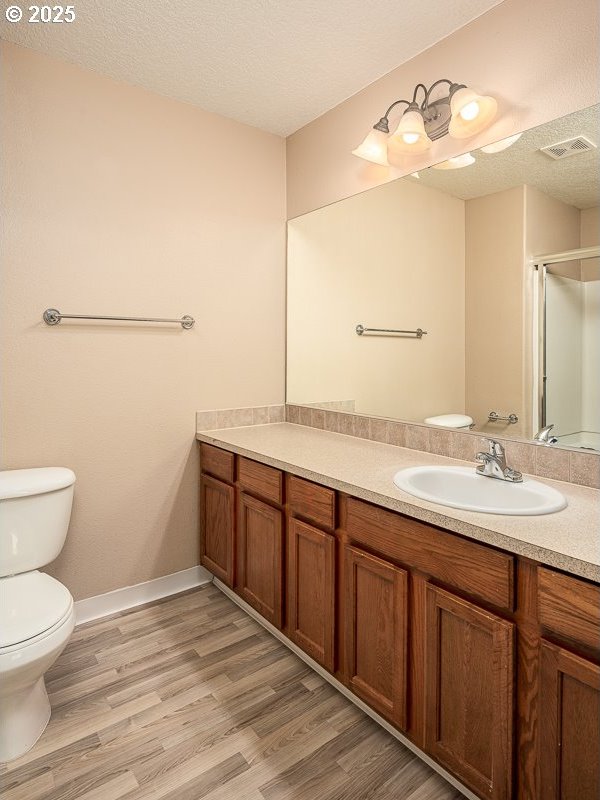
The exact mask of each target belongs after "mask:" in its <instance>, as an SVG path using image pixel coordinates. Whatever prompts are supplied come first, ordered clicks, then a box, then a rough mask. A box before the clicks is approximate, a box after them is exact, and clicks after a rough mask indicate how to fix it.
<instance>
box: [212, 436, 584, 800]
mask: <svg viewBox="0 0 600 800" xmlns="http://www.w3.org/2000/svg"><path fill="white" fill-rule="evenodd" d="M201 448H202V457H201V464H202V476H201V481H200V494H201V514H200V519H201V548H200V549H201V562H202V564H204V565H206V567H207V568H208V569H209V570H210V571H211V572H213V573H214V575H215V576H216V577H217V578H218V579H219V580H221V581H223V582H224V583H225V584H227V585H228V586H230V587H232V588H233V590H234V591H235V592H237V594H238V595H239V596H240V597H241V598H242V599H243V600H245V601H246V602H247V603H248V604H249V605H250V606H252V607H253V608H254V609H255V610H256V611H257V612H258V613H259V614H260V615H262V616H263V617H264V618H265V619H266V620H268V621H269V622H270V623H272V624H273V625H275V626H276V627H278V628H279V629H280V630H281V631H282V632H283V633H284V634H285V636H287V637H288V638H289V639H291V640H292V641H293V642H294V643H295V644H296V645H298V646H299V647H300V648H301V649H302V650H303V651H304V652H305V653H306V654H307V655H308V656H310V657H311V658H312V659H314V660H315V661H317V662H318V663H319V664H321V665H322V666H324V667H325V668H326V669H327V670H329V671H330V672H331V673H333V674H334V675H335V677H336V678H337V679H338V680H340V681H341V682H343V683H344V684H345V685H346V686H347V687H348V688H349V689H350V690H351V691H352V692H353V693H354V694H355V695H356V696H357V697H360V698H361V700H363V701H364V702H366V703H367V704H368V705H369V706H370V707H371V708H372V709H373V710H374V711H376V712H377V713H379V714H381V715H382V716H383V717H385V718H386V719H387V720H388V721H389V722H391V724H392V725H394V726H395V727H396V728H397V729H398V730H400V731H402V732H403V734H404V735H405V736H406V737H407V738H408V739H409V740H410V741H411V742H413V743H414V744H415V745H416V746H417V747H418V748H420V749H421V750H423V751H425V752H427V753H428V754H429V755H430V756H431V757H432V758H433V759H434V760H435V761H436V762H437V763H438V764H440V765H441V766H443V767H444V768H445V769H446V770H447V771H448V772H450V773H452V774H453V775H455V776H456V777H457V778H458V779H459V780H460V781H461V782H462V783H463V784H464V785H465V786H467V787H469V788H470V789H471V791H472V792H474V793H475V794H476V795H477V796H478V797H480V798H482V800H486V799H487V798H489V800H598V797H600V666H599V664H600V586H598V584H596V583H592V582H591V581H586V580H583V579H580V578H577V577H575V576H573V575H566V574H564V573H561V572H559V571H558V570H555V569H551V568H549V567H545V566H542V565H540V564H537V563H536V562H533V561H531V560H528V559H525V558H522V557H520V556H516V555H514V554H511V553H506V552H503V551H502V550H500V549H498V548H495V547H491V546H488V545H485V544H483V543H481V542H475V541H473V540H471V539H469V538H467V537H463V536H459V535H458V534H454V533H451V532H449V531H445V530H442V529H440V528H438V527H435V526H433V525H428V524H426V523H424V522H420V521H418V520H415V519H412V518H410V517H407V516H405V515H403V514H399V513H396V512H393V511H390V510H388V509H385V508H381V507H379V506H376V505H374V504H372V503H367V502H364V501H363V500H360V499H358V498H353V497H348V496H346V495H344V494H343V493H340V492H335V491H334V490H333V489H331V488H329V487H326V486H320V485H319V484H317V483H314V482H313V481H308V480H306V479H305V478H302V477H299V476H295V475H289V474H288V475H286V474H284V473H282V472H281V471H280V470H277V469H275V468H273V467H272V466H269V465H266V464H262V463H259V462H257V461H253V460H252V459H249V458H246V457H241V456H234V455H233V454H232V453H230V452H227V451H221V450H220V449H219V448H216V447H213V446H211V445H208V444H203V445H202V446H201Z"/></svg>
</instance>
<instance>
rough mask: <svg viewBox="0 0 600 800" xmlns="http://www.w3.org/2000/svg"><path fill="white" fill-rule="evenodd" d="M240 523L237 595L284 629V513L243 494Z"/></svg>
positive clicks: (239, 507) (240, 506) (239, 513)
mask: <svg viewBox="0 0 600 800" xmlns="http://www.w3.org/2000/svg"><path fill="white" fill-rule="evenodd" d="M238 520H239V522H238V538H237V584H236V588H237V591H238V593H239V594H240V596H241V597H243V598H244V600H246V602H248V603H250V605H251V606H252V607H253V608H255V609H256V610H257V611H258V612H259V613H260V614H262V616H263V617H264V618H265V619H266V620H268V621H269V622H271V623H272V624H273V625H275V626H276V627H277V628H281V616H282V572H283V564H282V558H283V521H282V512H281V511H279V510H278V509H276V508H272V507H271V506H268V505H267V504H266V503H262V502H261V501H260V500H256V499H255V498H254V497H250V495H247V494H244V493H243V492H241V493H240V499H239V506H238Z"/></svg>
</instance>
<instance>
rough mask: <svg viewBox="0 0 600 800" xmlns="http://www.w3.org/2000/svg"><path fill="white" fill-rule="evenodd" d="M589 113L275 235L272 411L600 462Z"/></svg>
mask: <svg viewBox="0 0 600 800" xmlns="http://www.w3.org/2000/svg"><path fill="white" fill-rule="evenodd" d="M598 111H599V107H598V106H595V107H592V108H588V109H585V110H583V111H579V112H576V113H575V114H571V115H569V116H567V117H563V118H560V119H557V120H554V121H553V122H550V123H548V124H546V125H543V126H540V127H538V128H534V129H532V130H529V131H525V132H524V133H523V134H522V135H521V136H515V137H514V138H513V141H509V140H506V141H507V142H508V144H504V145H503V148H502V149H498V148H494V147H487V148H486V152H482V151H477V150H475V151H472V152H471V155H472V157H473V161H471V160H470V159H469V160H468V161H465V166H463V167H461V168H454V169H444V170H438V169H427V170H420V171H419V176H418V179H416V177H413V176H411V175H408V176H406V177H405V178H402V179H398V180H393V181H391V182H389V183H387V184H385V185H382V186H379V187H377V188H375V189H371V190H369V191H365V192H364V193H362V194H359V195H355V196H354V197H351V198H348V199H346V200H342V201H340V202H338V203H334V204H332V205H330V206H327V207H325V208H322V209H318V210H317V211H313V212H311V213H309V214H306V215H304V216H302V217H298V218H296V219H294V220H291V221H290V222H289V224H288V345H287V347H288V350H287V401H288V403H296V404H300V405H316V406H323V407H327V408H337V409H338V410H345V411H348V410H351V411H354V412H355V413H359V414H367V415H370V416H382V417H387V418H391V419H400V420H407V421H411V422H418V423H427V424H432V425H437V426H442V427H445V428H453V429H459V430H468V429H475V430H477V431H482V432H484V433H485V434H486V435H498V436H512V437H516V438H522V439H526V440H529V441H531V440H532V439H533V437H534V436H535V434H536V432H538V431H539V430H540V429H541V428H542V427H544V426H548V425H551V424H553V425H554V428H553V429H552V434H553V436H555V437H556V438H557V439H558V444H559V445H565V446H573V447H584V448H592V449H600V384H599V382H600V373H599V370H598V366H599V365H600V358H599V357H598V353H597V348H598V343H599V342H600V308H599V305H600V302H599V291H600V288H599V287H600V281H599V278H600V269H599V263H600V262H599V259H598V254H599V253H600V248H599V245H600V235H599V234H600V211H599V194H600V189H599V180H598V175H599V167H600V158H599V154H598V153H599V151H598V148H597V146H596V145H597V144H598V143H599V142H600V122H599V120H600V117H599V114H598ZM358 324H362V325H363V326H364V327H365V328H378V329H387V330H388V331H391V332H365V333H364V334H363V335H360V336H357V335H356V327H357V325H358ZM419 328H421V329H423V331H426V332H427V335H423V336H420V337H419V336H416V335H411V334H410V333H409V332H410V331H416V330H417V329H419ZM393 331H403V333H394V332H393ZM492 412H495V416H494V413H492ZM511 415H512V416H511ZM547 441H552V437H548V439H547V440H546V441H543V442H541V444H546V443H547Z"/></svg>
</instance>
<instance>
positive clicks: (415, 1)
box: [0, 0, 501, 136]
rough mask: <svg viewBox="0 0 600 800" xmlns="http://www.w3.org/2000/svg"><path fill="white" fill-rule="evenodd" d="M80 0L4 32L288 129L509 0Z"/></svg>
mask: <svg viewBox="0 0 600 800" xmlns="http://www.w3.org/2000/svg"><path fill="white" fill-rule="evenodd" d="M73 2H74V6H75V11H76V15H77V16H76V20H75V22H73V23H72V24H39V23H38V24H27V23H26V22H24V21H22V22H20V23H16V24H10V23H8V22H6V20H5V19H4V14H2V21H1V23H0V34H1V36H2V38H4V39H7V40H9V41H12V42H15V43H17V44H21V45H25V46H26V47H31V48H34V49H35V50H40V51H42V52H44V53H47V54H49V55H53V56H57V57H59V58H62V59H65V60H67V61H71V62H73V63H76V64H80V65H81V66H83V67H87V68H89V69H92V70H95V71H97V72H100V73H103V74H104V75H109V76H111V77H113V78H117V79H120V80H124V81H127V82H129V83H133V84H136V85H138V86H143V87H145V88H147V89H151V90H152V91H155V92H159V93H160V94H163V95H167V96H168V97H174V98H176V99H177V100H183V101H185V102H188V103H193V104H194V105H197V106H200V107H201V108H204V109H206V110H208V111H214V112H216V113H218V114H223V115H225V116H227V117H231V118H233V119H237V120H239V121H240V122H245V123H247V124H249V125H254V126H256V127H258V128H262V129H263V130H267V131H272V132H273V133H277V134H280V135H283V136H287V135H289V134H290V133H293V132H294V131H295V130H297V129H298V128H301V127H302V126H303V125H306V123H308V122H310V121H311V120H313V119H315V118H316V117H318V116H320V115H321V114H323V113H324V112H325V111H327V110H329V109H330V108H333V107H334V106H336V105H337V104H338V103H341V102H342V101H343V100H345V99H346V98H348V97H350V96H351V95H353V94H355V93H356V92H357V91H359V90H360V89H362V88H364V87H365V86H367V85H368V84H369V83H372V81H374V80H376V79H377V78H379V77H381V76H382V75H385V74H386V73H387V72H389V71H390V70H392V69H394V68H395V67H397V66H398V65H400V64H402V63H404V62H405V61H407V60H408V59H410V58H412V57H413V56H415V55H417V53H419V52H421V51H422V50H425V49H426V48H428V47H430V46H431V45H433V44H434V43H435V42H437V41H439V40H440V39H443V38H444V37H445V36H448V35H449V34H450V33H452V32H453V31H455V30H457V29H458V28H460V27H462V26H463V25H465V24H467V23H468V22H470V21H471V20H472V19H475V18H476V17H478V16H479V15H481V14H483V13H484V12H485V11H487V10H488V9H490V8H492V7H493V6H495V5H498V4H499V2H501V0H329V2H326V0H177V2H166V3H165V2H159V0H151V1H150V2H148V0H119V1H118V2H115V0H73ZM6 5H9V4H8V3H5V6H6ZM19 5H20V6H21V7H23V8H24V9H26V8H27V5H28V4H27V3H24V2H21V3H19ZM448 66H449V68H450V67H451V65H448ZM409 89H412V87H399V91H404V92H405V93H406V91H408V90H409Z"/></svg>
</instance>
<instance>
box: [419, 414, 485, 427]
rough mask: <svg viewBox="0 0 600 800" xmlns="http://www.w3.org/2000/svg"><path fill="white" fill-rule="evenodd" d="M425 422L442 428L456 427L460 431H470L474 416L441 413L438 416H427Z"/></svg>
mask: <svg viewBox="0 0 600 800" xmlns="http://www.w3.org/2000/svg"><path fill="white" fill-rule="evenodd" d="M423 422H426V423H427V424H428V425H437V426H439V427H441V428H454V429H455V430H459V431H470V430H471V429H472V428H473V426H474V424H475V423H474V422H473V417H469V416H468V415H467V414H439V415H438V416H437V417H427V419H424V420H423Z"/></svg>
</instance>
